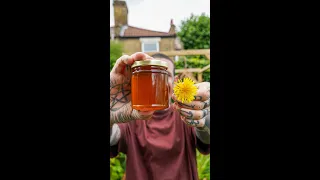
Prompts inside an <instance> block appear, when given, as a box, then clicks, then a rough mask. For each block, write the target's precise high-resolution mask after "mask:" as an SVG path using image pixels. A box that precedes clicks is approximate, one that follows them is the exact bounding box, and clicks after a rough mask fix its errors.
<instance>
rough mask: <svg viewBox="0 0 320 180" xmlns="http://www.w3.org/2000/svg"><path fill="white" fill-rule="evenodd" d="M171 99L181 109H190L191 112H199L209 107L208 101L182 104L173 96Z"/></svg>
mask: <svg viewBox="0 0 320 180" xmlns="http://www.w3.org/2000/svg"><path fill="white" fill-rule="evenodd" d="M172 99H173V100H174V101H175V102H176V103H177V105H178V106H180V107H181V108H186V109H192V110H201V109H205V108H207V107H210V99H208V100H206V101H204V102H202V101H192V102H190V103H182V102H181V101H178V100H177V99H176V97H175V96H174V95H173V96H172Z"/></svg>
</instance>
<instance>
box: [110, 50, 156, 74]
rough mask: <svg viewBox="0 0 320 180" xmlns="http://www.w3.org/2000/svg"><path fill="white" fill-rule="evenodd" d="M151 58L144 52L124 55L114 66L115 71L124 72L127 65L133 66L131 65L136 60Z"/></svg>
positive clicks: (128, 66)
mask: <svg viewBox="0 0 320 180" xmlns="http://www.w3.org/2000/svg"><path fill="white" fill-rule="evenodd" d="M150 59H153V58H152V57H151V56H149V55H147V54H145V53H142V52H137V53H134V54H132V55H131V56H128V55H123V56H121V57H120V58H119V59H118V60H117V61H116V64H115V65H114V67H113V68H114V72H115V73H121V74H123V72H124V70H125V68H126V66H127V68H131V65H132V64H133V63H134V62H135V61H142V60H150Z"/></svg>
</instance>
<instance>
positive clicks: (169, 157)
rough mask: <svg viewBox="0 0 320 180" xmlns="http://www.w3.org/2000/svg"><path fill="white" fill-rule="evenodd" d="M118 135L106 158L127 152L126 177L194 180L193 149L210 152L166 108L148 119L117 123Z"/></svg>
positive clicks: (175, 113) (174, 113) (130, 178)
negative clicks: (118, 137) (119, 136)
mask: <svg viewBox="0 0 320 180" xmlns="http://www.w3.org/2000/svg"><path fill="white" fill-rule="evenodd" d="M118 125H119V127H120V131H121V138H120V140H119V142H118V144H117V145H115V146H111V149H110V158H112V157H115V156H117V155H118V152H122V153H124V154H127V162H126V179H127V180H198V179H199V178H198V172H197V161H196V148H197V149H198V150H199V151H200V152H201V153H202V154H209V153H210V145H208V144H204V143H202V142H201V141H200V140H199V139H198V138H197V137H196V132H195V128H194V127H190V126H187V125H186V124H185V123H184V122H182V120H181V119H180V114H179V113H178V112H177V111H175V110H173V109H172V108H169V109H168V110H166V111H164V112H161V113H160V112H156V113H155V114H154V115H153V117H152V119H151V120H148V121H143V120H136V121H131V122H129V123H121V124H118Z"/></svg>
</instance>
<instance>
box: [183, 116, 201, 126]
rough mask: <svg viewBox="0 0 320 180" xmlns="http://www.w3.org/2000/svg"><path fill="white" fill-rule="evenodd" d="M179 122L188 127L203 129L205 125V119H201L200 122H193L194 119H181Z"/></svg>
mask: <svg viewBox="0 0 320 180" xmlns="http://www.w3.org/2000/svg"><path fill="white" fill-rule="evenodd" d="M181 120H182V121H183V122H184V123H186V124H187V125H188V126H193V127H203V126H204V125H205V118H202V119H200V120H194V119H186V118H184V117H182V118H181Z"/></svg>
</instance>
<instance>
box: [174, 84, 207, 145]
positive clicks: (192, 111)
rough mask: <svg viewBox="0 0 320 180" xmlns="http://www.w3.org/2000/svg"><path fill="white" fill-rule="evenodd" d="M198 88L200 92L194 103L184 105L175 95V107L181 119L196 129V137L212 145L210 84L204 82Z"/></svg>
mask: <svg viewBox="0 0 320 180" xmlns="http://www.w3.org/2000/svg"><path fill="white" fill-rule="evenodd" d="M196 86H197V87H198V91H197V95H196V96H195V100H194V101H192V102H191V103H182V102H180V101H178V100H177V99H176V97H175V96H174V95H173V96H172V97H173V99H174V100H175V105H174V106H175V108H176V109H177V110H178V111H179V112H180V115H181V119H182V120H183V121H184V122H185V123H186V124H187V125H189V126H193V127H195V128H196V135H197V137H198V138H199V139H200V140H201V142H203V143H204V144H210V83H209V82H203V83H199V84H196Z"/></svg>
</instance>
